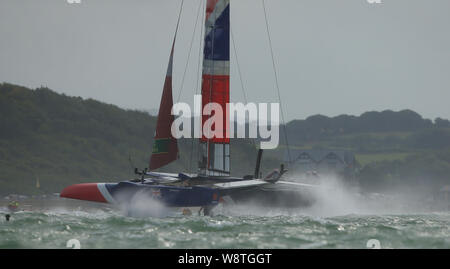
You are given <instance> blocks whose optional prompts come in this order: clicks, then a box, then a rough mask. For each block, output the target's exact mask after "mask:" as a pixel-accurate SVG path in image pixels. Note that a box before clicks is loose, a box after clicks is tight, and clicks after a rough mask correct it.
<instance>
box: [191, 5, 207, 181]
mask: <svg viewBox="0 0 450 269" xmlns="http://www.w3.org/2000/svg"><path fill="white" fill-rule="evenodd" d="M204 3H205V1H203V0H200V4H201V6H200V10H203V11H204V12H203V13H202V16H201V18H200V19H201V20H200V22H203V23H201V24H200V38H199V41H200V44H199V46H198V47H199V48H198V61H197V81H196V82H195V95H197V94H198V90H199V88H200V86H201V85H199V81H200V70H201V68H202V62H201V59H202V43H203V31H204V28H203V26H204V25H205V23H204V20H205V15H206V10H205V6H204ZM200 83H201V82H200ZM193 117H194V120H195V117H196V115H195V112H194V115H193ZM199 117H200V115H199ZM200 125H201V124H200ZM194 134H195V131H194ZM194 140H196V139H195V136H194V138H192V139H191V154H190V158H189V172H191V173H192V160H193V155H194ZM198 155H199V152H198V151H197V159H198V158H199V156H198Z"/></svg>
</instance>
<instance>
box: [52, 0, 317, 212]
mask: <svg viewBox="0 0 450 269" xmlns="http://www.w3.org/2000/svg"><path fill="white" fill-rule="evenodd" d="M205 9H206V15H205V25H204V26H205V32H204V47H203V72H202V86H201V95H202V108H204V107H205V106H206V105H208V104H210V103H217V104H219V105H220V106H221V107H222V108H223V111H226V109H225V108H226V105H227V103H229V100H230V0H206V8H205ZM178 24H179V19H178ZM178 24H177V30H176V31H175V37H174V39H173V43H172V48H171V52H170V59H169V64H168V68H167V73H166V78H165V83H164V87H163V92H162V98H161V103H160V108H159V114H158V119H157V126H156V133H155V136H154V144H153V149H152V155H151V158H150V163H149V168H146V169H144V170H142V171H138V169H135V173H136V174H138V175H139V178H138V179H133V180H128V181H122V182H119V183H85V184H76V185H72V186H69V187H66V188H65V189H64V190H63V191H62V192H61V194H60V196H61V197H65V198H72V199H80V200H87V201H93V202H102V203H112V204H126V203H128V202H129V201H130V200H132V199H133V197H135V196H136V195H144V196H148V197H151V198H152V199H155V200H157V201H158V202H160V203H162V204H163V205H165V206H167V207H174V208H191V207H196V208H200V212H203V213H204V215H210V214H211V212H212V209H213V208H214V207H215V206H217V205H218V204H219V203H220V202H222V201H233V203H234V204H239V203H245V202H249V201H252V202H255V203H258V204H259V205H262V206H276V207H297V206H301V205H306V204H308V203H310V202H311V201H310V199H309V198H308V197H305V195H301V194H300V193H299V190H304V189H308V188H311V187H313V186H311V185H308V184H302V183H297V182H290V181H282V180H280V179H281V178H282V176H283V175H284V173H285V172H286V171H287V170H285V169H284V166H283V165H281V166H280V169H279V170H277V171H274V172H272V173H270V174H269V175H267V176H265V177H262V176H261V175H260V164H261V158H262V153H263V151H262V150H259V152H258V155H257V158H256V167H255V170H254V173H252V174H251V175H247V176H243V177H232V176H230V139H229V138H226V135H225V131H226V130H227V128H228V127H229V124H230V122H229V117H227V115H225V114H224V115H223V124H224V126H218V127H216V128H219V129H221V130H223V132H224V135H223V136H221V137H220V138H218V137H212V138H207V137H206V136H205V135H202V136H201V138H199V141H198V142H199V148H200V149H199V151H200V154H199V155H200V156H199V162H198V170H197V171H198V172H197V173H196V174H188V173H161V172H156V171H155V170H156V169H159V168H161V167H164V166H166V165H168V164H169V163H171V162H173V161H175V160H177V158H178V153H179V152H178V144H177V139H175V138H174V136H173V135H172V133H171V126H172V124H173V122H174V115H172V113H171V110H172V107H173V97H172V66H173V57H174V48H175V41H176V35H177V31H178ZM209 117H210V116H204V115H203V116H202V117H201V121H202V123H204V122H205V121H207V120H208V118H209Z"/></svg>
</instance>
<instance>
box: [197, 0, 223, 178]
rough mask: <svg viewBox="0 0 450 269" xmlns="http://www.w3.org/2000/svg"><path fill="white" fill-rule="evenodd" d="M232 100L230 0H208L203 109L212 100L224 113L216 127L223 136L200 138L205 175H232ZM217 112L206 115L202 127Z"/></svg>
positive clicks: (202, 169)
mask: <svg viewBox="0 0 450 269" xmlns="http://www.w3.org/2000/svg"><path fill="white" fill-rule="evenodd" d="M229 102H230V1H229V0H207V6H206V21H205V42H204V51H203V73H202V108H203V109H204V108H205V106H206V105H208V104H210V103H216V104H219V105H220V106H221V107H222V111H223V115H222V118H221V121H220V122H216V124H215V125H216V126H213V127H212V128H213V129H214V130H215V131H216V132H217V131H219V132H220V133H221V134H222V135H221V136H215V137H212V138H207V137H206V136H205V134H203V136H202V138H201V139H200V147H201V157H200V158H201V159H200V166H199V169H200V173H202V174H205V175H213V176H215V175H217V176H221V175H229V173H230V148H229V144H230V139H229V138H227V135H226V133H227V130H228V129H229V116H228V114H227V113H226V111H227V110H226V106H227V103H229ZM211 116H213V115H203V116H202V126H204V123H205V122H206V121H207V120H208V119H209V118H210V117H211Z"/></svg>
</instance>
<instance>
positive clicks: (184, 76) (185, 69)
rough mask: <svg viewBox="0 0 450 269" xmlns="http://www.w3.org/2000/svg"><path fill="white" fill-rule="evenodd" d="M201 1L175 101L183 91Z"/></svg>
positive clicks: (178, 99)
mask: <svg viewBox="0 0 450 269" xmlns="http://www.w3.org/2000/svg"><path fill="white" fill-rule="evenodd" d="M183 1H184V0H183ZM202 2H203V1H200V3H199V5H198V9H197V18H196V19H195V25H194V32H193V33H192V38H191V44H190V47H189V53H188V57H187V60H186V65H185V66H184V73H183V78H182V80H181V86H180V91H179V93H178V98H177V103H178V102H179V101H180V97H181V93H182V92H183V88H184V79H185V78H186V71H187V69H188V65H189V59H190V58H191V52H192V45H193V44H194V39H195V32H196V31H197V24H198V17H199V14H200V9H201V6H202Z"/></svg>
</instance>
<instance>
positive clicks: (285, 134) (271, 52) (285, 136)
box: [262, 0, 291, 165]
mask: <svg viewBox="0 0 450 269" xmlns="http://www.w3.org/2000/svg"><path fill="white" fill-rule="evenodd" d="M265 2H266V1H265V0H262V5H263V10H264V18H265V20H266V30H267V36H268V38H269V46H270V54H271V56H272V66H273V71H274V74H275V84H276V87H277V93H278V101H279V102H280V112H281V121H282V122H283V125H284V138H285V140H286V148H287V152H288V157H289V163H288V165H289V164H290V163H291V152H290V150H289V142H288V135H287V124H286V122H285V120H284V112H283V105H282V103H281V94H280V86H279V83H278V74H277V68H276V65H275V57H274V54H273V47H272V39H271V37H270V31H269V20H268V19H267V11H266V3H265Z"/></svg>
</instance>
